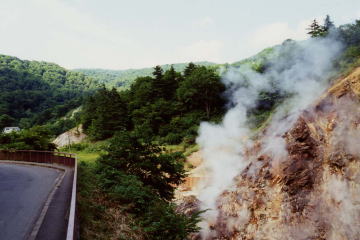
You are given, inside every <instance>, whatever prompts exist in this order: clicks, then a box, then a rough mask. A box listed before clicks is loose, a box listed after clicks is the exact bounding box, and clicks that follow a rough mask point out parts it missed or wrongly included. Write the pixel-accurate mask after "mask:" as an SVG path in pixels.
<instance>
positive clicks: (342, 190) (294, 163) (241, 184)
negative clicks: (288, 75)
mask: <svg viewBox="0 0 360 240" xmlns="http://www.w3.org/2000/svg"><path fill="white" fill-rule="evenodd" d="M359 99H360V68H357V69H355V70H354V71H353V72H352V73H351V74H350V75H348V76H347V77H342V78H339V79H338V80H336V81H335V83H334V84H333V85H332V87H331V88H330V89H328V91H327V92H326V94H324V95H323V96H321V97H320V99H318V101H317V102H316V103H314V104H313V105H312V106H311V107H309V108H307V109H306V110H305V111H303V112H302V114H301V115H300V116H299V117H298V119H297V121H296V123H295V124H294V125H293V126H292V128H291V129H290V130H288V131H287V132H286V133H285V134H283V135H282V136H280V137H281V138H282V139H283V140H284V141H285V143H286V150H287V154H286V155H284V156H283V158H282V159H279V158H277V159H274V158H273V157H272V155H271V154H267V153H266V151H264V150H263V147H262V145H263V144H264V139H263V138H264V137H265V136H266V135H268V133H267V131H269V130H270V129H265V130H264V131H263V133H262V134H261V135H260V136H259V137H258V139H257V140H256V141H255V144H254V145H253V146H252V147H251V149H247V151H246V156H245V157H246V158H247V161H248V162H249V163H248V165H247V167H246V168H245V170H243V171H242V172H241V173H239V175H238V176H237V177H236V178H235V180H234V181H235V182H234V187H233V188H231V189H228V190H227V191H224V192H223V193H222V194H221V195H220V197H218V198H217V201H216V206H217V210H218V214H217V217H216V220H213V221H211V220H207V223H206V224H208V225H209V229H208V231H207V232H206V233H203V234H202V237H200V236H199V235H197V236H194V239H198V238H199V239H200V238H202V239H243V240H245V239H246V240H252V239H254V240H255V239H274V240H275V239H276V240H279V239H284V240H285V239H286V240H288V239H296V240H299V239H304V240H305V239H309V240H310V239H311V240H315V239H316V240H325V239H334V240H335V239H336V240H342V239H344V240H345V239H358V237H359V236H360V226H359V223H360V141H359V140H360V104H359ZM198 203H199V202H198V200H197V199H196V197H195V196H190V197H189V196H188V197H186V198H185V201H184V202H183V203H182V204H181V205H180V209H181V210H183V211H185V212H192V211H193V210H194V209H196V208H197V207H198Z"/></svg>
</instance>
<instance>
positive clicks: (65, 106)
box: [0, 55, 95, 129]
mask: <svg viewBox="0 0 360 240" xmlns="http://www.w3.org/2000/svg"><path fill="white" fill-rule="evenodd" d="M94 87H95V83H94V81H93V80H91V79H90V78H89V77H86V76H85V75H84V74H82V73H78V72H71V71H67V70H66V69H64V68H62V67H60V66H58V65H56V64H53V63H46V62H37V61H26V60H20V59H18V58H15V57H10V56H5V55H0V129H2V128H3V127H5V126H20V127H21V128H29V127H31V126H33V125H42V124H45V123H47V122H49V121H51V120H56V119H59V118H61V117H63V116H64V115H65V114H66V113H67V112H69V111H70V110H72V109H74V108H76V107H78V106H80V105H81V98H82V97H83V96H84V95H86V94H87V93H89V92H90V90H91V89H92V88H94Z"/></svg>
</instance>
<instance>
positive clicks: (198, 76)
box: [177, 66, 225, 119]
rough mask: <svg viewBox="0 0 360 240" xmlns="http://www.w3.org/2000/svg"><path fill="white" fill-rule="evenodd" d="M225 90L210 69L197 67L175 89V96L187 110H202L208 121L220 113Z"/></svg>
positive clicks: (218, 78) (217, 76)
mask: <svg viewBox="0 0 360 240" xmlns="http://www.w3.org/2000/svg"><path fill="white" fill-rule="evenodd" d="M224 90H225V87H224V85H223V84H222V83H221V81H220V77H219V75H217V74H216V72H215V71H214V70H212V69H208V68H206V67H202V66H201V67H197V68H195V69H194V70H193V71H192V73H191V74H190V75H189V76H187V77H185V79H184V80H183V81H182V82H181V83H180V86H179V88H178V89H177V96H178V99H179V101H180V102H181V104H182V106H183V107H184V108H185V109H187V110H203V111H204V112H205V113H206V116H207V118H208V119H209V118H210V117H211V116H212V115H213V114H218V113H219V112H221V108H222V106H223V103H224V102H223V100H222V98H221V94H222V92H223V91H224Z"/></svg>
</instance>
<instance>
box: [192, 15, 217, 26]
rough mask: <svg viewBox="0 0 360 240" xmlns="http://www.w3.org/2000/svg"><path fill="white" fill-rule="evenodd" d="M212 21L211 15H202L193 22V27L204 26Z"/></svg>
mask: <svg viewBox="0 0 360 240" xmlns="http://www.w3.org/2000/svg"><path fill="white" fill-rule="evenodd" d="M213 23H214V20H213V19H212V18H211V17H203V18H201V19H198V20H197V21H195V22H194V26H195V27H205V26H209V25H211V24H213Z"/></svg>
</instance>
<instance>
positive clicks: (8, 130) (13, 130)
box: [3, 127, 20, 133]
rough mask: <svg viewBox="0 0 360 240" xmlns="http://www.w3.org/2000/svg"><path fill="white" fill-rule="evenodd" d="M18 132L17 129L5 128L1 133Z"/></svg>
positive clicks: (18, 129)
mask: <svg viewBox="0 0 360 240" xmlns="http://www.w3.org/2000/svg"><path fill="white" fill-rule="evenodd" d="M18 131H20V128H19V127H6V128H4V130H3V133H11V132H18Z"/></svg>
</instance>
